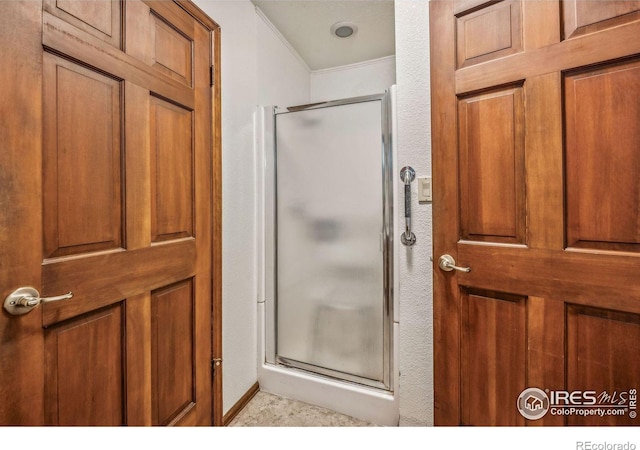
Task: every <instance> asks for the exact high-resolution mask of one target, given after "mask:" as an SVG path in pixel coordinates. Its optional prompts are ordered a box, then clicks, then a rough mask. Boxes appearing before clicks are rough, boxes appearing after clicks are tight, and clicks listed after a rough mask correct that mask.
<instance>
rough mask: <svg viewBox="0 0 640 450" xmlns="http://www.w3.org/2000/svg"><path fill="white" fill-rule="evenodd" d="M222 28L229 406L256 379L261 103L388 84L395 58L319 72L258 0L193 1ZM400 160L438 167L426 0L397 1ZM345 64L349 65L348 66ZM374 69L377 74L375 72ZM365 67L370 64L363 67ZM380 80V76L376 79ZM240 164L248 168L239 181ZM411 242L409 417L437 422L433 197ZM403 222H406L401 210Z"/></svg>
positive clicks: (404, 355)
mask: <svg viewBox="0 0 640 450" xmlns="http://www.w3.org/2000/svg"><path fill="white" fill-rule="evenodd" d="M194 1H195V3H196V4H197V5H198V6H200V8H202V9H203V10H204V11H205V12H206V13H207V14H208V15H209V16H210V17H211V18H212V19H213V20H215V21H216V22H217V23H218V24H220V26H221V27H222V102H223V104H222V110H223V117H222V126H223V130H222V140H223V142H222V147H223V169H222V170H223V352H224V354H223V356H224V364H223V386H224V387H223V394H224V411H225V412H227V411H228V410H229V408H231V407H232V406H233V405H234V404H235V403H236V402H237V401H238V400H239V398H240V397H241V396H242V395H243V394H244V393H245V392H246V391H247V390H248V389H249V388H250V387H251V386H252V385H253V383H255V381H256V379H257V361H256V354H257V348H256V342H257V335H256V329H257V322H256V320H257V318H256V301H257V284H258V281H259V280H258V277H257V271H256V260H257V253H256V252H257V248H256V247H257V244H256V239H257V233H256V231H257V230H256V223H257V220H256V192H255V185H256V177H257V176H260V175H259V174H257V173H256V172H254V170H255V168H256V167H257V164H255V163H256V161H255V156H254V155H255V153H254V119H253V117H254V112H255V110H256V108H255V107H256V105H267V104H275V105H280V106H289V105H298V104H304V103H309V102H311V101H320V100H331V99H336V98H343V97H353V96H357V95H367V94H371V93H374V92H380V88H382V90H384V89H385V88H387V87H389V86H390V85H392V84H394V82H393V81H391V78H390V75H392V72H391V73H390V72H389V65H388V63H389V61H380V62H379V63H380V64H378V69H380V67H384V66H385V64H386V67H387V68H386V69H380V71H379V72H378V71H376V70H373V69H374V67H375V66H376V64H373V65H366V64H365V65H363V66H361V67H347V70H342V72H343V73H342V74H340V72H341V70H340V68H338V69H336V70H328V71H323V72H321V73H315V74H310V73H309V72H308V70H307V68H306V67H305V66H304V64H303V63H301V62H300V61H299V60H298V59H297V57H296V56H294V55H293V54H292V53H291V52H290V51H289V50H288V48H287V46H286V45H285V44H284V43H282V41H280V38H279V37H278V36H277V34H276V33H274V32H273V31H272V30H271V29H270V27H269V26H268V25H267V24H265V23H264V21H263V20H262V18H261V17H259V16H258V15H257V14H256V12H255V10H254V7H253V5H252V4H251V3H250V1H249V0H234V1H225V0H194ZM395 16H396V61H395V62H396V66H397V80H395V83H396V84H397V86H398V100H397V107H398V108H397V119H398V135H397V140H396V142H397V144H398V149H399V150H398V164H397V167H402V166H404V165H411V166H412V167H413V168H414V169H416V172H417V176H424V175H428V174H430V172H431V157H430V117H429V113H430V101H429V59H428V56H429V42H428V38H429V36H428V32H429V31H428V30H429V17H428V2H426V1H425V0H396V6H395ZM342 69H345V68H342ZM371 70H373V74H372V73H371ZM360 71H369V73H368V74H363V73H362V72H360ZM369 82H371V84H369ZM238 173H244V174H245V175H243V178H242V181H241V182H239V181H238V176H237V174H238ZM415 186H416V183H414V201H413V212H414V229H415V230H416V235H417V238H418V241H417V244H416V245H415V246H414V247H413V248H412V249H408V248H404V247H403V248H401V250H400V257H399V266H400V267H399V272H400V289H399V297H400V324H401V326H400V342H399V347H400V349H399V358H400V371H401V376H400V423H401V425H430V424H432V423H433V369H432V365H433V339H432V333H433V330H432V314H433V300H432V293H431V292H432V284H431V280H432V272H431V267H432V266H431V263H430V262H429V256H430V255H431V205H423V204H418V203H417V198H416V197H415V195H416V193H415ZM397 221H398V222H397V223H399V224H402V223H403V221H404V216H403V212H402V211H400V210H398V211H397Z"/></svg>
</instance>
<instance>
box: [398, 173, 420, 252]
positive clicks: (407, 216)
mask: <svg viewBox="0 0 640 450" xmlns="http://www.w3.org/2000/svg"><path fill="white" fill-rule="evenodd" d="M415 178H416V171H415V170H413V167H411V166H405V167H403V168H402V170H400V179H401V180H402V181H403V182H404V220H405V230H404V233H402V235H401V236H400V240H401V241H402V243H403V244H404V245H406V246H408V247H410V246H412V245H413V244H415V243H416V235H415V234H413V232H412V231H411V182H412V181H413V180H414V179H415Z"/></svg>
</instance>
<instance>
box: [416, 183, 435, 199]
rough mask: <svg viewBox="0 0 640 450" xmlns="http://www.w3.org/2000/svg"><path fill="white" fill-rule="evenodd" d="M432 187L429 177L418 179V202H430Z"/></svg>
mask: <svg viewBox="0 0 640 450" xmlns="http://www.w3.org/2000/svg"><path fill="white" fill-rule="evenodd" d="M431 191H432V185H431V177H418V201H419V202H430V201H432V195H431V194H432V192H431Z"/></svg>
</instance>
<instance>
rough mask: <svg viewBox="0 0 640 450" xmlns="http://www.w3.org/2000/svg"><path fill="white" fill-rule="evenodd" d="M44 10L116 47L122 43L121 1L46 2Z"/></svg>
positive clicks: (57, 0)
mask: <svg viewBox="0 0 640 450" xmlns="http://www.w3.org/2000/svg"><path fill="white" fill-rule="evenodd" d="M43 7H44V10H45V11H47V12H48V13H50V14H52V15H54V16H56V17H59V18H60V19H62V20H64V21H65V22H68V23H70V24H72V25H73V26H75V27H77V28H79V29H81V30H83V31H85V32H87V33H89V34H91V35H92V36H95V37H97V38H99V39H101V40H103V41H105V42H107V43H109V44H111V45H112V46H114V47H117V48H120V46H121V43H122V26H121V23H122V2H121V1H119V0H44V2H43Z"/></svg>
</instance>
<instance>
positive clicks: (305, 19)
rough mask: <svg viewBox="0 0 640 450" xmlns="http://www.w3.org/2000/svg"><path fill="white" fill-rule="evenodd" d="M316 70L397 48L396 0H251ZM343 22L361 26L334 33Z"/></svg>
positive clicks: (386, 53) (383, 53)
mask: <svg viewBox="0 0 640 450" xmlns="http://www.w3.org/2000/svg"><path fill="white" fill-rule="evenodd" d="M251 1H252V2H253V4H254V5H255V6H257V7H258V8H259V9H260V10H261V11H262V13H263V14H264V15H265V16H266V17H267V19H268V20H269V21H270V22H271V23H272V24H273V25H274V26H275V27H276V28H277V29H278V31H279V32H280V34H282V36H284V38H285V39H286V40H287V41H288V42H289V44H291V46H292V47H293V48H294V49H295V50H296V52H298V54H299V55H300V56H301V57H302V59H304V61H305V62H306V63H307V65H308V66H309V68H310V69H311V70H320V69H326V68H330V67H337V66H344V65H347V64H354V63H358V62H362V61H368V60H370V59H377V58H382V57H385V56H390V55H394V54H395V25H394V2H393V0H341V1H338V0H251ZM337 22H350V23H353V24H355V25H356V26H357V32H356V33H354V34H353V35H352V36H350V37H348V38H339V37H337V36H335V35H333V34H332V33H331V26H332V25H334V24H335V23H337Z"/></svg>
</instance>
